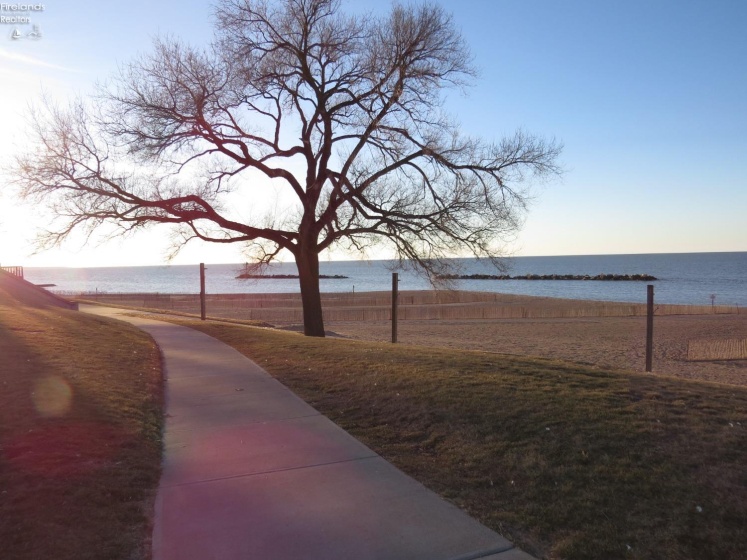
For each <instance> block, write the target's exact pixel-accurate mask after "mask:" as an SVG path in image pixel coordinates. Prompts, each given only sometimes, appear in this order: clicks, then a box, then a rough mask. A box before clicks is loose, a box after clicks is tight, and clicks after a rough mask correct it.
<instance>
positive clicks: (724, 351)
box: [687, 338, 747, 362]
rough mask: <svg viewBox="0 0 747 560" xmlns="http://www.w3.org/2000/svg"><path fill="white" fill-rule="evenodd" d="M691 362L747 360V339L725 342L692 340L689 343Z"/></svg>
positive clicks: (688, 354) (688, 351)
mask: <svg viewBox="0 0 747 560" xmlns="http://www.w3.org/2000/svg"><path fill="white" fill-rule="evenodd" d="M687 359H688V361H690V362H697V361H718V360H747V338H742V339H735V338H732V339H723V340H690V341H688V343H687Z"/></svg>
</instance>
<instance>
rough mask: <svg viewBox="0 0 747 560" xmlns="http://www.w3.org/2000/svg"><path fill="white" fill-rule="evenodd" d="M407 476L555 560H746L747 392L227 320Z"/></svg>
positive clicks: (273, 368)
mask: <svg viewBox="0 0 747 560" xmlns="http://www.w3.org/2000/svg"><path fill="white" fill-rule="evenodd" d="M188 324H189V325H190V326H193V327H194V328H197V329H199V330H201V331H204V332H206V333H207V334H210V335H212V336H215V337H216V338H219V339H221V340H223V341H224V342H227V343H228V344H230V345H232V346H234V347H235V348H237V349H238V350H240V351H241V352H243V353H245V354H246V355H247V356H249V357H250V358H252V359H253V360H255V361H257V362H258V363H259V364H261V365H262V366H263V367H265V368H266V369H267V370H268V371H269V372H270V373H272V374H273V375H274V376H275V377H277V378H278V379H279V380H281V381H282V382H283V383H285V384H286V385H287V386H289V387H290V388H291V389H293V390H294V391H295V392H296V393H298V394H299V395H300V396H301V397H302V398H304V399H305V400H307V401H308V402H310V403H311V404H312V405H314V406H315V407H316V408H317V409H318V410H320V411H321V412H322V413H323V414H325V415H327V416H329V417H330V418H331V419H332V420H334V421H335V422H337V423H338V424H340V425H341V426H342V427H343V428H345V429H346V430H348V431H350V432H351V433H352V434H353V435H355V436H356V437H358V438H360V439H361V440H362V441H364V442H365V443H366V444H367V445H369V446H370V447H372V448H373V449H374V450H376V451H377V452H378V453H380V454H381V455H383V456H384V457H386V458H387V459H388V460H390V461H392V462H393V463H394V464H395V465H397V466H398V467H400V468H402V469H403V470H405V471H406V472H407V473H409V474H410V475H412V476H413V477H415V478H416V479H418V480H420V481H421V482H423V483H424V484H426V485H427V486H428V487H430V488H431V489H433V490H435V491H436V492H438V493H440V494H441V495H442V496H444V497H446V498H447V499H449V500H451V501H453V502H454V503H456V504H458V505H459V506H460V507H462V508H463V509H465V510H466V511H468V512H469V513H470V514H472V515H474V516H475V517H477V518H478V519H480V520H481V521H482V522H483V523H485V524H486V525H488V526H490V527H492V528H493V529H496V530H497V531H499V532H500V533H502V534H504V535H506V536H507V537H508V538H511V539H512V540H514V541H515V542H516V543H517V544H518V545H519V546H520V547H522V548H524V549H525V550H528V551H530V552H533V553H534V554H536V555H538V556H541V557H544V558H574V559H576V558H589V559H598V558H606V559H613V558H657V559H666V558H671V559H675V558H678V559H679V558H699V559H706V558H714V559H716V558H718V559H726V558H734V559H737V558H743V557H744V556H743V554H744V551H745V550H747V467H745V465H747V391H745V390H744V389H742V388H736V387H728V386H720V385H715V384H706V383H698V382H689V381H683V380H677V379H673V378H666V377H653V376H645V375H636V374H631V373H623V372H615V371H604V370H602V371H600V370H595V369H594V370H593V369H586V368H584V367H583V366H579V365H576V364H569V363H564V362H558V361H550V360H538V359H521V358H516V357H508V356H500V355H489V354H484V353H479V352H468V351H456V350H447V349H438V348H424V347H412V346H408V347H404V346H392V345H390V344H380V343H378V344H377V343H366V342H357V341H351V340H340V339H336V340H335V339H312V338H305V337H303V336H299V335H297V334H291V333H283V332H278V331H273V330H270V329H252V328H244V327H237V326H231V325H226V324H217V323H212V324H211V323H201V322H189V323H188Z"/></svg>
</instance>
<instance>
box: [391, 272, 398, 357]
mask: <svg viewBox="0 0 747 560" xmlns="http://www.w3.org/2000/svg"><path fill="white" fill-rule="evenodd" d="M398 299H399V274H397V273H396V272H392V344H393V343H395V342H397V300H398Z"/></svg>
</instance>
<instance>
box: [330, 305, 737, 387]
mask: <svg viewBox="0 0 747 560" xmlns="http://www.w3.org/2000/svg"><path fill="white" fill-rule="evenodd" d="M533 299H534V298H527V300H526V301H525V302H524V304H525V305H532V304H533V301H532V300H533ZM327 327H328V328H329V329H330V330H332V331H334V332H336V333H339V334H341V335H343V336H349V337H351V338H355V339H361V340H379V341H389V340H391V323H390V322H388V321H376V322H368V321H367V322H352V321H350V322H330V323H328V325H327ZM745 338H747V313H743V314H729V315H726V314H723V315H722V314H716V315H668V316H657V317H655V321H654V361H653V372H654V373H658V374H666V375H672V376H676V377H681V378H686V379H699V380H703V381H712V382H717V383H726V384H732V385H743V386H747V360H728V361H688V360H687V348H688V341H693V340H714V341H715V340H725V339H745ZM398 341H399V342H400V343H402V344H414V345H421V346H444V347H449V348H461V349H469V350H481V351H485V352H497V353H506V354H518V355H523V356H538V357H542V358H553V359H560V360H566V361H572V362H578V363H582V364H585V365H592V366H595V367H605V368H616V369H626V370H633V371H639V372H640V371H643V370H644V365H645V341H646V319H645V317H592V318H550V319H496V320H453V321H449V320H440V321H439V320H436V321H400V322H399V326H398Z"/></svg>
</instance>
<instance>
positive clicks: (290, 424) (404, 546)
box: [81, 306, 532, 560]
mask: <svg viewBox="0 0 747 560" xmlns="http://www.w3.org/2000/svg"><path fill="white" fill-rule="evenodd" d="M81 309H82V310H84V311H86V312H88V313H95V314H97V315H105V316H109V317H115V318H119V319H122V320H125V321H128V322H130V323H132V324H134V325H136V326H137V327H139V328H141V329H143V330H145V331H146V332H148V333H149V334H150V335H151V336H153V338H154V339H155V341H156V343H157V344H158V346H159V347H160V349H161V353H162V356H163V359H164V363H165V372H166V378H167V385H166V413H167V418H166V431H165V438H164V447H165V452H164V464H163V474H162V477H161V483H160V486H159V490H158V497H157V501H156V511H155V529H154V534H153V558H154V560H211V559H215V560H234V559H236V560H239V559H241V560H249V559H257V560H290V559H310V560H317V559H318V560H353V559H355V560H364V559H380V560H476V559H482V560H529V559H531V558H532V557H531V556H529V555H528V554H526V553H524V552H522V551H520V550H518V549H516V548H514V547H513V546H512V544H511V543H510V542H509V541H507V540H506V539H504V538H503V537H501V536H500V535H498V534H497V533H495V532H493V531H491V530H490V529H488V528H487V527H485V526H483V525H481V524H479V523H478V522H477V521H475V520H474V519H472V518H470V517H469V516H468V515H466V514H465V513H464V512H462V511H461V510H459V509H458V508H456V507H454V506H453V505H451V504H449V503H447V502H446V501H444V500H442V499H441V498H440V497H439V496H437V495H436V494H434V493H433V492H431V491H430V490H428V489H426V488H425V487H424V486H422V485H421V484H420V483H418V482H416V481H415V480H413V479H412V478H410V477H408V476H407V475H405V474H404V473H402V472H401V471H399V470H397V469H396V468H394V467H393V466H392V465H391V464H389V463H388V462H387V461H385V460H384V459H382V458H381V457H379V456H378V455H376V454H375V453H374V452H372V451H371V450H370V449H368V448H367V447H366V446H364V445H363V444H362V443H360V442H359V441H357V440H356V439H354V438H353V437H352V436H350V435H349V434H348V433H347V432H345V431H344V430H342V429H341V428H339V427H338V426H337V425H335V424H334V423H332V422H331V421H330V420H328V419H327V418H326V417H324V416H322V415H321V414H319V413H318V412H317V411H316V410H314V409H313V408H312V407H311V406H309V405H308V404H306V403H305V402H304V401H302V400H301V399H300V398H298V397H297V396H296V395H294V394H293V393H292V392H291V391H290V390H288V389H287V388H286V387H284V386H283V385H282V384H280V383H279V382H278V381H276V380H275V379H273V378H272V377H271V376H270V375H268V374H267V372H265V371H264V370H263V369H262V368H260V367H259V366H258V365H257V364H255V363H254V362H252V361H251V360H249V359H247V358H246V357H244V356H243V355H241V354H239V353H238V352H237V351H236V350H234V349H233V348H231V347H229V346H227V345H225V344H223V343H222V342H220V341H218V340H216V339H214V338H211V337H209V336H207V335H205V334H202V333H200V332H198V331H195V330H192V329H188V328H185V327H181V326H178V325H173V324H169V323H164V322H161V321H155V320H150V319H142V318H135V317H124V316H121V314H122V313H127V311H124V310H119V309H110V308H101V307H97V306H81Z"/></svg>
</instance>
